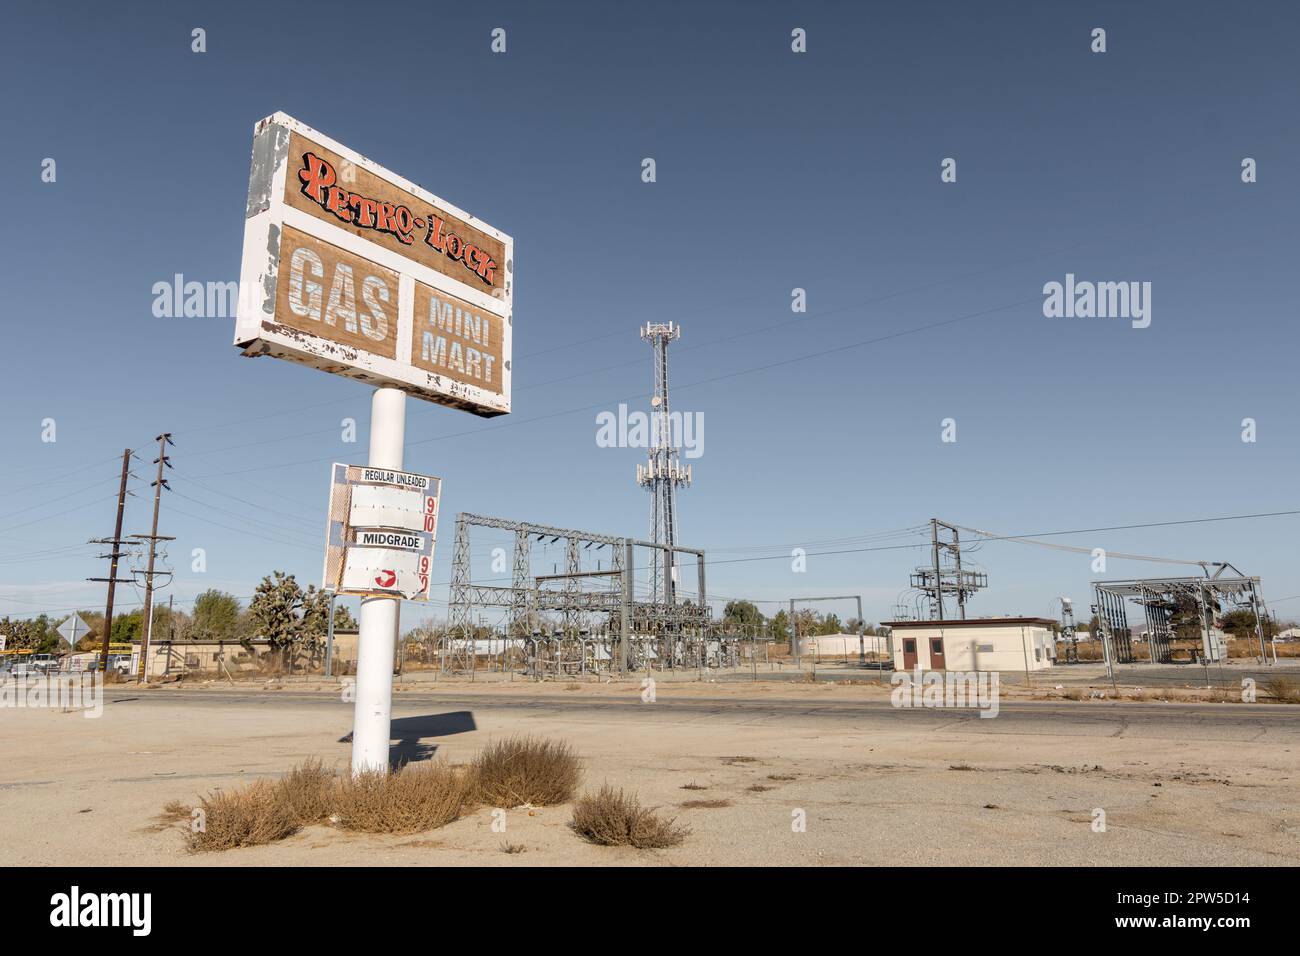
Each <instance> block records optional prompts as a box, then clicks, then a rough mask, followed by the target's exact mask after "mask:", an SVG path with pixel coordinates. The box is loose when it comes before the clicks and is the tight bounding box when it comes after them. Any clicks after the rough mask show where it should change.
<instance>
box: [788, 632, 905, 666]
mask: <svg viewBox="0 0 1300 956" xmlns="http://www.w3.org/2000/svg"><path fill="white" fill-rule="evenodd" d="M859 650H861V652H862V653H864V654H887V653H889V638H888V637H883V636H881V635H879V634H863V635H862V640H861V642H859V641H858V635H856V634H817V635H815V636H811V635H810V636H808V637H801V638H799V653H800V654H805V655H809V656H815V657H816V658H817V659H818V660H821V659H822V658H835V657H844V658H853V659H854V660H856V659H857V657H858V652H859Z"/></svg>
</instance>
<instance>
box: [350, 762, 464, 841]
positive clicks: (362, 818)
mask: <svg viewBox="0 0 1300 956" xmlns="http://www.w3.org/2000/svg"><path fill="white" fill-rule="evenodd" d="M474 790H475V783H474V774H473V773H472V772H469V771H467V770H466V769H465V768H463V767H453V766H451V765H450V764H447V763H443V762H442V761H431V762H429V763H418V764H407V765H406V766H405V767H403V768H402V769H401V770H399V771H397V772H396V773H387V772H385V771H383V770H374V771H368V772H366V773H362V774H358V775H357V776H355V777H345V778H344V779H342V780H341V781H339V783H338V785H337V788H336V797H335V807H334V816H335V822H336V823H337V825H338V826H339V827H341V828H342V829H344V830H360V831H362V832H365V833H418V832H421V831H424V830H433V829H436V828H437V827H440V826H445V825H446V824H448V823H451V822H452V821H453V820H455V819H456V818H457V817H459V816H460V815H461V814H462V813H464V812H465V811H466V810H468V809H469V808H470V807H471V806H473V804H474Z"/></svg>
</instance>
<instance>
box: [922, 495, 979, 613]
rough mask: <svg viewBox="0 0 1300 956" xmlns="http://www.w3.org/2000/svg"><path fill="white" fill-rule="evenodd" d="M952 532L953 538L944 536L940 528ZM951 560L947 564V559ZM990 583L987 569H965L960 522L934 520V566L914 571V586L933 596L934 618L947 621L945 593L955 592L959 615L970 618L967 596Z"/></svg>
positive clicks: (931, 549)
mask: <svg viewBox="0 0 1300 956" xmlns="http://www.w3.org/2000/svg"><path fill="white" fill-rule="evenodd" d="M941 530H942V531H946V532H948V534H949V536H950V539H949V540H946V541H945V540H944V539H943V538H942V537H940V534H939V533H940V531H941ZM945 557H947V558H948V559H949V563H948V564H946V565H945V563H944V561H943V558H945ZM988 586H989V578H988V575H987V574H985V573H984V572H983V571H964V570H962V566H961V538H960V532H959V531H958V529H957V526H956V525H953V524H948V523H947V522H946V521H940V520H939V519H938V518H931V519H930V566H929V567H928V568H925V567H922V568H917V569H916V570H915V571H914V572H912V587H913V588H915V589H916V590H918V591H920V592H921V593H922V594H924V595H925V596H926V598H928V599H929V602H930V619H931V620H932V621H942V620H944V604H943V596H944V595H945V594H952V595H954V596H956V598H957V612H958V616H959V617H960V618H961V619H962V620H965V619H966V599H967V597H969V596H970V595H972V594H974V593H975V592H976V591H979V590H981V589H983V588H986V587H988Z"/></svg>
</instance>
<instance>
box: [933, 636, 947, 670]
mask: <svg viewBox="0 0 1300 956" xmlns="http://www.w3.org/2000/svg"><path fill="white" fill-rule="evenodd" d="M930 666H931V667H932V668H934V669H935V670H937V671H943V670H947V669H948V664H947V662H946V661H945V660H944V659H943V638H942V637H932V638H930Z"/></svg>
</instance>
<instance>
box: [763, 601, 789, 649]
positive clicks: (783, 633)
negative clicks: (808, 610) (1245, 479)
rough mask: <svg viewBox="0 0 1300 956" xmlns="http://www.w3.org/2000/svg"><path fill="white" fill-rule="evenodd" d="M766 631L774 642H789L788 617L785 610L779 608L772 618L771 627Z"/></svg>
mask: <svg viewBox="0 0 1300 956" xmlns="http://www.w3.org/2000/svg"><path fill="white" fill-rule="evenodd" d="M768 630H769V633H770V634H771V635H772V637H773V638H774V639H775V640H778V641H788V640H790V615H789V614H787V613H786V611H785V608H781V610H779V611H777V612H776V614H775V615H773V616H772V621H771V625H770V627H769V629H768Z"/></svg>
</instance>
